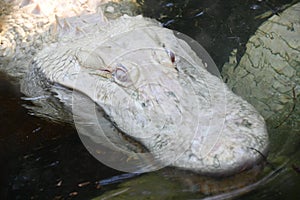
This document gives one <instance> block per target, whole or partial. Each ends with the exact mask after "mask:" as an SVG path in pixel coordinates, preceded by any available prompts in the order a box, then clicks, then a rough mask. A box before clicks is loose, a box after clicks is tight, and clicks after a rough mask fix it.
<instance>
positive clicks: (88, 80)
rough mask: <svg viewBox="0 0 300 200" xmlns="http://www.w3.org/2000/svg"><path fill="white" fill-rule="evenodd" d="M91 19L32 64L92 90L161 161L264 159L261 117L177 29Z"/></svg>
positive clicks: (220, 168) (240, 163) (221, 168)
mask: <svg viewBox="0 0 300 200" xmlns="http://www.w3.org/2000/svg"><path fill="white" fill-rule="evenodd" d="M82 19H83V17H81V20H82ZM88 19H91V18H87V19H85V21H88ZM68 24H72V22H69V23H68ZM88 24H89V25H88V26H85V27H83V28H82V29H81V33H78V29H76V30H75V31H73V32H72V31H71V32H72V33H68V34H65V35H64V36H63V37H62V39H60V40H59V41H58V42H57V43H54V44H51V45H49V46H48V47H47V48H45V49H44V50H43V51H42V52H40V53H39V54H38V55H37V56H36V57H35V58H34V60H33V62H32V69H31V71H34V72H35V73H36V74H38V75H39V76H43V77H44V78H43V80H45V79H46V80H48V81H49V82H50V83H57V84H59V85H62V86H64V87H66V88H70V89H72V90H74V91H77V92H80V93H81V94H83V95H84V96H86V97H89V98H90V99H91V100H92V101H93V102H94V103H95V104H96V105H97V106H99V107H101V108H102V109H103V110H104V112H105V113H106V116H107V117H108V118H109V119H110V121H111V122H113V124H114V125H115V126H116V127H117V128H118V129H119V130H121V131H122V132H123V133H125V134H126V135H128V136H129V137H131V138H132V139H134V140H135V141H138V142H139V143H141V144H142V145H144V146H145V147H146V149H148V151H149V152H150V153H151V155H153V158H154V160H155V161H157V162H158V163H163V164H162V165H172V166H175V167H179V168H183V169H188V170H192V171H196V172H200V173H205V174H213V175H223V174H225V175H227V174H230V173H235V172H238V171H240V170H243V169H245V168H249V167H251V166H253V165H254V164H255V163H257V162H258V161H259V160H261V158H262V156H261V154H265V153H266V151H267V147H268V135H267V132H266V128H265V123H264V120H263V118H262V117H261V116H260V115H259V114H258V112H257V111H256V110H255V109H254V108H253V107H252V106H251V105H250V104H248V103H247V102H246V101H244V100H243V99H242V98H240V97H238V96H236V95H235V94H233V93H232V92H231V91H230V90H229V89H228V88H227V87H226V85H225V84H224V83H223V82H222V81H221V79H220V78H218V77H216V76H215V75H212V74H211V73H209V72H208V71H207V69H206V68H207V63H206V62H205V61H204V60H203V59H201V58H199V55H197V54H196V53H195V52H194V51H193V49H191V47H190V46H189V45H188V44H187V43H186V42H185V41H183V40H182V39H179V38H178V37H176V34H174V32H173V31H171V30H168V29H165V28H162V27H161V26H159V25H158V24H157V23H156V22H154V21H151V20H148V19H145V18H142V17H141V16H138V17H122V18H121V19H119V20H116V21H115V22H111V23H109V24H108V25H105V27H103V26H100V25H97V24H95V22H93V23H88ZM200 57H201V55H200ZM31 77H32V75H31ZM77 103H78V102H77ZM81 104H84V103H81ZM74 105H75V104H74V102H73V110H76V109H77V111H76V115H82V116H84V115H86V112H87V110H84V108H85V106H82V105H81V106H82V107H81V108H80V109H78V108H76V106H75V107H74ZM77 105H78V104H77ZM86 106H87V105H86Z"/></svg>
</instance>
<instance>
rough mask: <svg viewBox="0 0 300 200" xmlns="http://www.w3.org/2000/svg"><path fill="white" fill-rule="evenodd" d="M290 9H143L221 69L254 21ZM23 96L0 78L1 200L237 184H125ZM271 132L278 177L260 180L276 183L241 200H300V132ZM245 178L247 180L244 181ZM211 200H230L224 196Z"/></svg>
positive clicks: (184, 176) (193, 4)
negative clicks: (200, 49)
mask: <svg viewBox="0 0 300 200" xmlns="http://www.w3.org/2000/svg"><path fill="white" fill-rule="evenodd" d="M290 2H291V1H289V0H278V1H271V0H270V1H261V0H257V1H255V0H252V1H250V0H245V1H242V0H240V1H237V0H235V1H234V0H229V1H222V0H217V1H209V0H204V1H196V0H190V1H188V0H185V1H163V0H161V1H157V0H156V1H155V0H144V1H143V3H142V9H143V13H144V14H145V15H146V16H149V17H152V18H156V19H158V20H160V21H161V22H162V23H163V24H164V25H165V26H166V27H169V28H172V29H175V30H177V31H180V32H183V33H185V34H187V35H189V36H191V37H192V38H195V39H196V40H197V41H198V42H200V44H202V45H203V46H204V47H205V49H206V50H207V51H208V52H209V53H210V55H211V56H212V57H213V59H214V60H215V62H216V64H217V66H218V67H220V68H221V66H222V65H223V63H224V62H226V61H227V59H228V56H229V54H230V52H231V50H232V49H234V48H238V49H239V52H241V53H240V54H241V55H242V53H243V52H244V50H245V44H246V42H247V40H248V39H249V37H250V36H251V35H252V34H253V33H254V32H255V30H256V28H257V27H258V26H259V25H260V24H261V23H262V22H263V21H265V20H266V18H264V17H261V18H257V19H255V17H257V16H259V15H262V14H263V13H265V12H269V15H272V14H277V13H279V12H280V8H281V6H282V5H284V4H286V3H290ZM241 55H240V56H241ZM21 96H22V94H20V93H19V86H18V85H14V84H12V83H11V81H10V80H9V78H8V77H6V76H5V75H3V74H0V123H1V125H0V199H71V198H76V199H89V198H93V197H96V196H99V195H102V194H104V195H105V196H103V198H106V199H119V198H122V199H134V198H135V199H136V198H139V199H167V198H168V199H187V198H188V199H197V198H202V197H206V195H203V194H199V190H200V191H201V189H200V188H201V187H202V189H203V188H204V189H203V193H205V191H206V192H207V191H209V189H205V187H207V188H212V187H219V188H217V189H220V188H221V187H226V186H227V187H228V185H230V183H231V182H232V184H235V183H236V182H234V181H236V180H233V179H232V180H226V181H224V182H222V184H224V186H223V185H221V182H213V181H212V180H209V178H201V180H199V179H198V180H196V181H198V182H201V181H202V182H201V183H206V184H202V185H201V184H199V183H196V181H195V180H194V179H195V177H194V175H191V174H189V173H186V172H177V171H172V170H161V171H159V172H155V173H150V174H146V175H142V176H139V177H136V178H134V179H131V180H126V178H129V177H126V176H123V175H121V174H122V173H121V172H118V171H115V170H113V169H110V168H108V167H106V166H104V165H102V164H101V163H99V162H98V161H96V160H95V159H94V158H93V157H92V156H91V155H90V154H89V153H88V152H87V150H86V149H85V147H84V146H83V145H82V143H81V141H80V139H79V138H78V135H77V133H76V131H75V130H74V128H73V127H71V126H70V125H67V124H58V123H53V122H49V121H46V120H43V119H40V118H37V117H35V116H32V115H30V114H28V111H27V110H26V109H25V108H24V107H23V106H22V104H24V102H23V101H22V100H21V98H20V97H21ZM269 132H270V135H271V137H273V138H274V139H273V140H272V141H275V142H274V143H272V144H271V147H270V148H271V149H270V152H271V153H270V156H269V158H268V160H270V162H271V163H270V164H271V165H272V166H273V167H275V168H276V169H277V171H276V170H275V173H274V170H272V169H271V168H272V167H270V166H268V165H270V164H267V167H266V171H265V172H264V174H272V173H273V175H272V176H270V178H269V179H268V180H267V181H265V182H262V183H261V184H260V185H258V187H256V188H255V190H254V191H250V192H248V193H246V194H244V195H243V199H299V198H300V191H299V187H300V160H299V158H300V142H299V141H300V135H299V132H297V130H291V129H276V130H269ZM287 134H289V137H286V135H287ZM271 139H272V138H271ZM249 176H251V174H250V175H245V180H249V179H250V178H249ZM122 177H125V179H124V180H123V179H122ZM179 179H180V180H179ZM99 180H102V182H98V181H99ZM116 180H117V181H116ZM237 181H239V182H242V179H237ZM258 181H259V180H258ZM252 182H255V180H254V181H253V180H252ZM226 184H227V185H226ZM245 184H247V182H246V183H245ZM240 187H241V188H244V185H241V186H240ZM241 193H243V192H241ZM122 194H124V195H123V196H122ZM120 195H121V196H120ZM126 195H127V196H126ZM216 198H227V196H226V193H224V194H223V196H216ZM98 199H102V197H99V198H98Z"/></svg>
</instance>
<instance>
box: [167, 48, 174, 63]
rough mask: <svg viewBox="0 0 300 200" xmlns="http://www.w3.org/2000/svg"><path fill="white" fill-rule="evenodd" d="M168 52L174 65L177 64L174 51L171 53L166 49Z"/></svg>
mask: <svg viewBox="0 0 300 200" xmlns="http://www.w3.org/2000/svg"><path fill="white" fill-rule="evenodd" d="M166 52H167V54H168V55H169V57H170V60H171V62H172V63H173V64H174V63H175V54H174V53H173V51H170V50H169V49H166Z"/></svg>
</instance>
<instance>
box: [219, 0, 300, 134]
mask: <svg viewBox="0 0 300 200" xmlns="http://www.w3.org/2000/svg"><path fill="white" fill-rule="evenodd" d="M231 61H232V62H231V63H227V64H226V65H224V68H223V71H222V74H223V77H224V79H225V80H226V82H227V84H228V85H229V87H230V88H232V90H233V91H234V92H235V93H237V94H239V95H241V96H242V97H244V98H245V99H246V100H247V101H249V102H250V103H251V104H252V105H253V106H254V107H255V108H256V109H257V110H258V111H259V112H260V113H261V114H262V116H263V117H264V118H265V119H266V120H267V122H268V123H269V125H270V126H271V127H273V128H276V127H279V126H282V125H286V124H287V125H288V126H290V127H293V128H298V129H299V128H300V120H299V119H300V118H299V116H300V109H299V96H300V3H298V4H296V5H294V6H292V7H290V8H288V9H286V10H285V11H284V12H282V13H280V14H279V15H274V16H272V17H271V18H270V19H269V20H267V21H266V22H265V23H263V24H262V25H261V26H260V27H259V28H258V30H257V31H256V33H255V35H254V36H252V37H251V38H250V40H249V41H248V43H247V51H246V52H245V54H244V56H243V57H242V58H241V60H240V62H239V63H236V60H235V59H232V60H231Z"/></svg>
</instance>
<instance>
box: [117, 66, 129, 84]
mask: <svg viewBox="0 0 300 200" xmlns="http://www.w3.org/2000/svg"><path fill="white" fill-rule="evenodd" d="M113 77H114V78H115V79H117V80H118V81H121V82H128V81H130V80H129V77H128V70H127V69H126V67H125V66H124V65H122V64H118V66H117V68H116V70H115V71H114V73H113Z"/></svg>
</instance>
